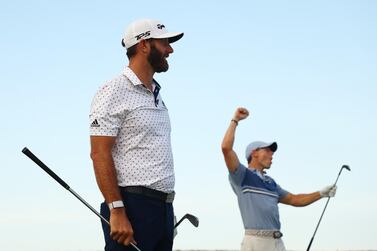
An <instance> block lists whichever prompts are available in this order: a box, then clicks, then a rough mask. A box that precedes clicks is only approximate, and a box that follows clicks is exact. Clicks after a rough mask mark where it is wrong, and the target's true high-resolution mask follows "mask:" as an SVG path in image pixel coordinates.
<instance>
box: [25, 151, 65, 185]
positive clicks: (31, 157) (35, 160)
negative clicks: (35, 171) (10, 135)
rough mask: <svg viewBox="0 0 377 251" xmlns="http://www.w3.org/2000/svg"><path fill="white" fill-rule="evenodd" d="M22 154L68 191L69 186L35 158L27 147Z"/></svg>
mask: <svg viewBox="0 0 377 251" xmlns="http://www.w3.org/2000/svg"><path fill="white" fill-rule="evenodd" d="M22 152H23V153H24V154H25V155H26V156H28V157H29V158H30V159H31V160H32V161H34V162H35V164H37V165H38V166H40V167H41V168H42V169H43V170H44V171H45V172H46V173H48V174H49V175H50V176H51V177H52V178H54V180H56V181H57V182H58V183H59V184H60V185H62V186H63V187H64V188H65V189H67V190H69V188H70V187H69V186H68V184H67V183H65V182H64V180H62V179H61V178H60V177H59V176H58V175H56V173H54V172H53V171H52V170H51V169H50V168H48V166H46V165H45V164H44V163H43V162H42V161H41V160H40V159H38V158H37V156H35V155H34V154H33V153H32V152H31V151H30V150H29V149H28V148H27V147H24V149H22Z"/></svg>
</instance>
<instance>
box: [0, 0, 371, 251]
mask: <svg viewBox="0 0 377 251" xmlns="http://www.w3.org/2000/svg"><path fill="white" fill-rule="evenodd" d="M376 13H377V2H376V1H372V0H371V1H366V0H361V1H324V0H320V1H196V0H195V1H153V2H152V1H119V0H114V1H85V0H83V1H38V0H37V1H25V0H24V1H18V0H14V1H3V2H2V4H1V10H0V19H1V22H0V30H1V39H0V45H1V46H0V50H1V61H0V71H1V74H0V83H1V92H0V107H1V108H0V109H1V115H2V119H1V123H0V124H1V127H0V128H1V130H0V139H1V140H0V156H1V160H2V161H1V165H0V167H1V173H2V174H1V175H0V184H1V189H0V197H1V198H2V202H1V203H0V213H1V217H0V236H1V238H0V250H8V251H21V250H22V251H23V250H29V251H77V250H83V251H86V250H101V249H102V248H103V237H102V232H101V228H100V224H99V220H98V219H97V218H96V216H95V215H93V214H92V213H91V212H90V211H89V210H88V209H87V208H85V207H84V206H82V205H81V204H80V202H79V201H77V200H76V199H75V198H74V197H73V196H72V195H70V194H69V193H68V192H67V191H65V190H64V189H63V188H62V187H60V186H59V185H58V184H57V183H55V181H54V180H52V179H51V178H49V177H48V176H47V175H46V174H45V173H43V172H42V171H41V170H40V169H38V168H37V166H36V165H35V164H34V163H33V162H31V161H30V160H29V159H27V158H26V156H24V155H23V154H22V153H21V150H22V148H23V147H24V146H27V147H29V149H30V150H32V151H33V152H34V153H35V154H36V155H37V156H39V157H40V158H41V159H42V160H43V161H44V162H45V163H46V164H48V165H49V166H50V167H51V168H52V169H53V170H54V171H55V172H56V173H57V174H59V175H60V176H61V177H62V178H63V179H64V180H66V181H67V183H69V184H70V185H71V187H72V188H73V189H74V190H75V191H76V192H78V193H79V194H80V195H81V196H82V197H84V198H85V199H86V200H87V201H88V202H90V203H91V204H92V205H93V206H95V207H97V208H98V205H99V203H100V202H101V201H102V195H101V194H100V192H99V190H98V188H97V185H96V182H95V177H94V174H93V169H92V164H91V160H90V158H89V151H90V149H89V138H88V132H89V130H88V128H89V121H88V113H89V108H90V103H91V100H92V98H93V95H94V93H95V92H96V90H97V89H98V87H99V86H100V85H101V84H102V83H103V82H104V81H106V80H108V79H110V78H112V77H113V76H115V75H117V74H119V73H120V71H121V70H122V68H123V66H124V65H126V64H127V60H126V56H125V52H124V50H123V48H122V47H121V46H120V39H121V36H122V34H123V31H124V29H125V27H126V26H127V25H128V24H129V23H130V22H131V21H133V20H135V19H138V18H143V17H148V18H156V19H160V20H162V21H163V22H164V24H165V25H166V26H167V28H168V29H169V30H171V31H184V32H185V36H184V37H183V39H182V40H180V41H179V42H177V43H175V44H173V48H174V49H175V52H174V54H172V55H171V57H169V63H170V69H169V71H168V72H167V73H164V74H160V75H156V79H157V80H158V81H159V83H160V84H161V85H162V87H163V89H162V91H161V93H162V95H163V98H164V101H165V103H166V104H167V106H168V108H169V111H170V117H171V122H172V127H173V131H172V140H173V142H172V143H173V152H174V157H175V167H176V169H175V170H176V181H177V183H176V192H177V199H176V201H175V204H174V206H175V211H176V214H177V216H178V217H181V216H183V215H184V214H185V213H187V212H189V213H192V214H195V215H197V216H198V217H199V218H200V226H199V228H198V229H195V228H193V227H192V226H190V225H189V224H188V223H187V222H186V223H182V225H181V226H180V229H179V231H178V232H179V233H178V236H177V237H176V239H175V244H174V248H175V249H239V246H240V242H241V240H242V235H243V229H242V228H243V227H242V223H241V217H240V214H239V211H238V206H237V202H236V198H235V196H234V194H233V193H232V191H231V188H230V186H229V184H228V180H227V170H226V167H225V165H224V163H223V158H222V154H221V150H220V143H221V140H222V137H223V134H224V132H225V130H226V128H227V126H228V124H229V121H230V119H231V117H232V115H233V112H234V110H235V109H236V107H238V106H244V107H246V108H248V109H249V110H250V111H251V116H250V118H249V119H247V120H245V121H243V122H242V123H240V125H239V127H238V131H237V139H236V142H235V149H236V151H237V152H238V153H239V155H240V158H241V159H242V156H243V153H244V148H245V146H246V145H247V144H248V143H249V142H250V141H252V140H256V139H261V140H266V141H270V140H276V141H277V142H278V144H279V150H278V151H277V153H276V155H275V158H274V164H273V166H272V168H271V169H270V171H269V174H270V175H271V176H273V177H274V178H275V179H276V181H277V182H278V183H279V184H280V185H281V186H282V187H283V188H285V189H287V190H289V191H290V192H292V193H303V192H312V191H316V190H318V189H320V188H322V187H323V186H326V185H329V184H331V183H333V182H334V181H335V178H336V176H337V174H338V171H339V169H340V167H341V165H342V164H349V165H350V166H351V168H352V172H351V173H343V174H342V176H341V178H340V179H339V182H338V193H337V196H336V197H335V198H334V199H332V200H331V201H330V204H329V206H328V209H327V211H326V213H325V215H324V218H323V221H322V223H321V226H320V228H319V230H318V233H317V235H316V239H315V241H314V244H313V246H312V248H313V250H320V249H321V250H335V249H377V239H376V229H375V228H376V226H377V216H376V214H375V212H377V197H376V191H377V183H376V182H375V177H376V176H377V171H376V169H377V158H376V152H377V146H376V142H377V130H376V129H377V70H376V69H377V15H376ZM324 204H325V200H322V201H320V202H317V203H316V204H313V205H311V206H308V207H305V208H293V207H289V206H284V205H281V206H280V215H281V222H282V232H283V233H284V241H285V244H286V247H287V248H288V249H295V250H304V249H306V246H307V244H308V242H309V240H310V238H311V236H312V234H313V231H314V229H315V226H316V224H317V222H318V219H319V216H320V214H321V212H322V209H323V207H324Z"/></svg>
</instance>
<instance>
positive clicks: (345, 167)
mask: <svg viewBox="0 0 377 251" xmlns="http://www.w3.org/2000/svg"><path fill="white" fill-rule="evenodd" d="M343 169H347V170H348V171H351V168H350V167H349V166H348V165H343V166H342V168H340V171H339V173H338V176H337V177H336V180H335V183H334V186H335V185H336V183H337V182H338V179H339V176H340V174H341V173H342V171H343ZM330 198H331V197H328V198H327V201H326V205H325V208H324V209H323V211H322V214H321V217H320V218H319V221H318V224H317V227H316V228H315V231H314V234H313V237H312V238H311V239H310V242H309V245H308V248H307V249H306V251H309V250H310V247H311V246H312V243H313V240H314V236H315V234H316V233H317V230H318V227H319V224H320V223H321V220H322V216H323V214H324V213H325V210H326V208H327V204H329V201H330Z"/></svg>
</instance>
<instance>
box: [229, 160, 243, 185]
mask: <svg viewBox="0 0 377 251" xmlns="http://www.w3.org/2000/svg"><path fill="white" fill-rule="evenodd" d="M245 174H246V167H245V166H244V165H243V164H241V163H240V164H239V165H238V167H237V169H236V170H235V171H234V172H229V180H230V182H231V183H232V184H234V185H238V186H240V185H241V183H242V181H243V179H244V177H245Z"/></svg>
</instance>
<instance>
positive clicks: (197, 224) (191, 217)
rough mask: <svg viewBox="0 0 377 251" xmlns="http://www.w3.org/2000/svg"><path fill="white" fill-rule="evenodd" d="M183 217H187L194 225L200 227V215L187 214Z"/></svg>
mask: <svg viewBox="0 0 377 251" xmlns="http://www.w3.org/2000/svg"><path fill="white" fill-rule="evenodd" d="M183 218H186V219H188V220H189V221H190V222H191V224H192V225H194V226H195V227H198V226H199V219H198V217H196V216H194V215H192V214H185V216H183Z"/></svg>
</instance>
